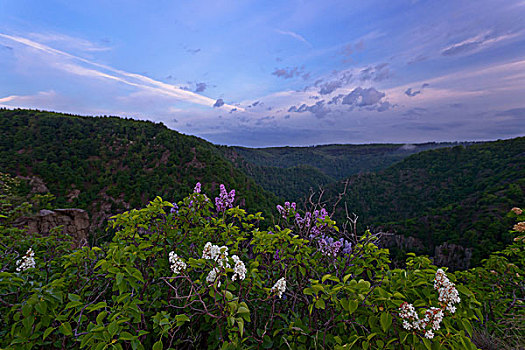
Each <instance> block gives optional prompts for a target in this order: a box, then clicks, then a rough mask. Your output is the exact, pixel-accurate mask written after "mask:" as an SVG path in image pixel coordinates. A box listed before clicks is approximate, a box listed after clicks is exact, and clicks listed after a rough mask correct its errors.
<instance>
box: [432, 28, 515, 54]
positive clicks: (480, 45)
mask: <svg viewBox="0 0 525 350" xmlns="http://www.w3.org/2000/svg"><path fill="white" fill-rule="evenodd" d="M520 34H521V33H512V34H502V35H497V34H494V33H493V32H488V33H482V34H478V35H476V36H474V37H471V38H468V39H465V40H463V41H461V42H458V43H455V44H452V45H450V46H448V47H446V48H444V49H443V50H442V51H441V54H442V55H443V56H455V55H461V54H466V53H474V52H478V51H481V50H484V49H486V48H488V47H490V46H491V45H493V44H495V43H497V42H500V41H504V40H508V39H512V38H514V37H516V36H518V35H520Z"/></svg>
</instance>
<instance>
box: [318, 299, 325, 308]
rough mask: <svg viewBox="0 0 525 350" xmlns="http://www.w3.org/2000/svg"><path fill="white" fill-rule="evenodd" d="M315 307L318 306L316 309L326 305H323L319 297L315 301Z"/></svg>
mask: <svg viewBox="0 0 525 350" xmlns="http://www.w3.org/2000/svg"><path fill="white" fill-rule="evenodd" d="M315 307H316V308H318V309H323V310H324V308H325V307H326V306H325V303H324V300H323V299H319V300H317V301H316V302H315Z"/></svg>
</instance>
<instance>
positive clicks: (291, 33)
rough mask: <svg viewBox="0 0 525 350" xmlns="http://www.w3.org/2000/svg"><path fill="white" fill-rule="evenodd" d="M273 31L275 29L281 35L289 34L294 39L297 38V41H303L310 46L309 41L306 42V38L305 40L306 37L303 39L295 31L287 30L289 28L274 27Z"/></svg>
mask: <svg viewBox="0 0 525 350" xmlns="http://www.w3.org/2000/svg"><path fill="white" fill-rule="evenodd" d="M275 31H276V32H277V33H279V34H282V35H288V36H290V37H292V38H294V39H297V40H299V41H301V42H303V43H305V44H306V45H308V46H310V47H312V44H310V43H309V42H308V40H306V39H305V38H304V37H303V36H302V35H300V34H297V33H295V32H292V31H289V30H279V29H276V30H275Z"/></svg>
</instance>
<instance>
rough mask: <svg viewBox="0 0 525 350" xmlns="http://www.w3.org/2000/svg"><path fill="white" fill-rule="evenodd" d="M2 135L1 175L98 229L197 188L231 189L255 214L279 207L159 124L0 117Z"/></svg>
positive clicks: (195, 142)
mask: <svg viewBox="0 0 525 350" xmlns="http://www.w3.org/2000/svg"><path fill="white" fill-rule="evenodd" d="M0 131H1V135H2V137H1V138H0V171H3V172H9V173H11V174H14V175H20V176H24V177H31V176H38V177H39V178H41V179H42V180H43V181H44V183H45V186H47V187H48V189H49V191H50V192H51V193H52V194H53V195H55V196H56V197H57V198H56V203H54V206H55V207H75V208H83V209H87V210H88V211H89V212H90V214H91V216H92V217H93V220H94V221H98V223H99V224H102V222H103V221H104V219H105V218H106V217H107V216H108V215H110V214H115V213H116V212H120V211H122V210H124V209H129V208H138V207H141V206H143V205H145V204H146V203H148V201H149V200H152V199H154V198H155V196H162V198H163V199H165V200H172V201H177V200H179V199H181V198H183V197H184V196H185V195H187V194H188V193H189V192H191V191H192V189H193V186H194V185H195V183H196V182H197V181H200V182H202V184H203V190H205V191H206V192H207V193H209V194H214V195H217V194H218V185H219V184H221V183H223V184H225V185H226V187H227V188H228V189H230V188H235V189H236V191H237V202H236V203H239V204H241V205H243V206H244V207H247V208H250V209H251V210H253V211H264V212H269V210H271V209H270V208H272V209H273V208H274V205H275V204H274V203H276V202H277V200H276V198H275V197H274V196H273V195H272V194H271V193H268V192H266V191H264V190H263V189H262V188H261V187H259V186H258V185H257V184H256V183H255V182H254V181H253V180H252V179H251V178H249V177H247V176H246V175H244V173H242V172H241V171H240V170H238V169H236V168H235V167H234V166H233V165H232V163H231V162H229V161H228V160H227V159H226V158H225V157H224V156H223V155H222V154H221V152H219V151H218V150H217V148H216V147H215V146H214V145H212V144H211V143H208V142H206V141H204V140H202V139H199V138H197V137H193V136H186V135H182V134H180V133H177V132H176V131H173V130H170V129H168V128H167V127H165V126H164V125H162V124H155V123H152V122H146V121H136V120H131V119H122V118H118V117H79V116H73V115H65V114H59V113H51V112H40V111H33V110H6V109H2V110H0ZM212 200H213V198H212Z"/></svg>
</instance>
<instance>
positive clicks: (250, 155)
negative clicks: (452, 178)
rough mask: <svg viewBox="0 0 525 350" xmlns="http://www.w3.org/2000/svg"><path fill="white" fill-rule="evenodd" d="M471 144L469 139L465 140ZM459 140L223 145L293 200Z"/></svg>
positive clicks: (258, 176) (271, 188)
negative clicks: (248, 146)
mask: <svg viewBox="0 0 525 350" xmlns="http://www.w3.org/2000/svg"><path fill="white" fill-rule="evenodd" d="M461 144H463V145H467V144H469V143H461ZM457 145H458V143H457V142H456V143H448V142H443V143H435V142H429V143H422V144H405V145H403V144H368V145H352V144H348V145H321V146H312V147H269V148H246V147H237V146H232V147H226V146H224V147H221V148H220V149H221V150H222V151H223V152H224V154H225V155H226V156H227V157H228V159H230V160H231V161H233V162H234V164H235V165H236V166H237V167H239V168H240V169H242V170H243V171H244V172H245V173H247V174H249V175H250V176H252V177H253V178H254V179H255V181H257V183H258V184H260V185H261V186H262V187H264V188H265V189H266V190H268V191H271V192H273V193H274V194H276V195H278V196H281V197H284V198H287V199H289V200H299V199H300V198H302V197H304V196H305V195H307V194H308V193H309V192H310V189H311V188H312V189H313V190H318V189H319V186H324V185H326V184H329V183H331V182H335V181H337V180H341V179H344V178H347V177H349V176H351V175H354V174H359V173H364V172H373V171H379V170H382V169H385V168H387V167H388V166H390V165H392V164H394V163H396V162H398V161H400V160H402V159H404V158H406V157H408V156H410V155H412V154H415V153H419V152H422V151H425V150H430V149H436V148H442V147H452V146H457Z"/></svg>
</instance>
